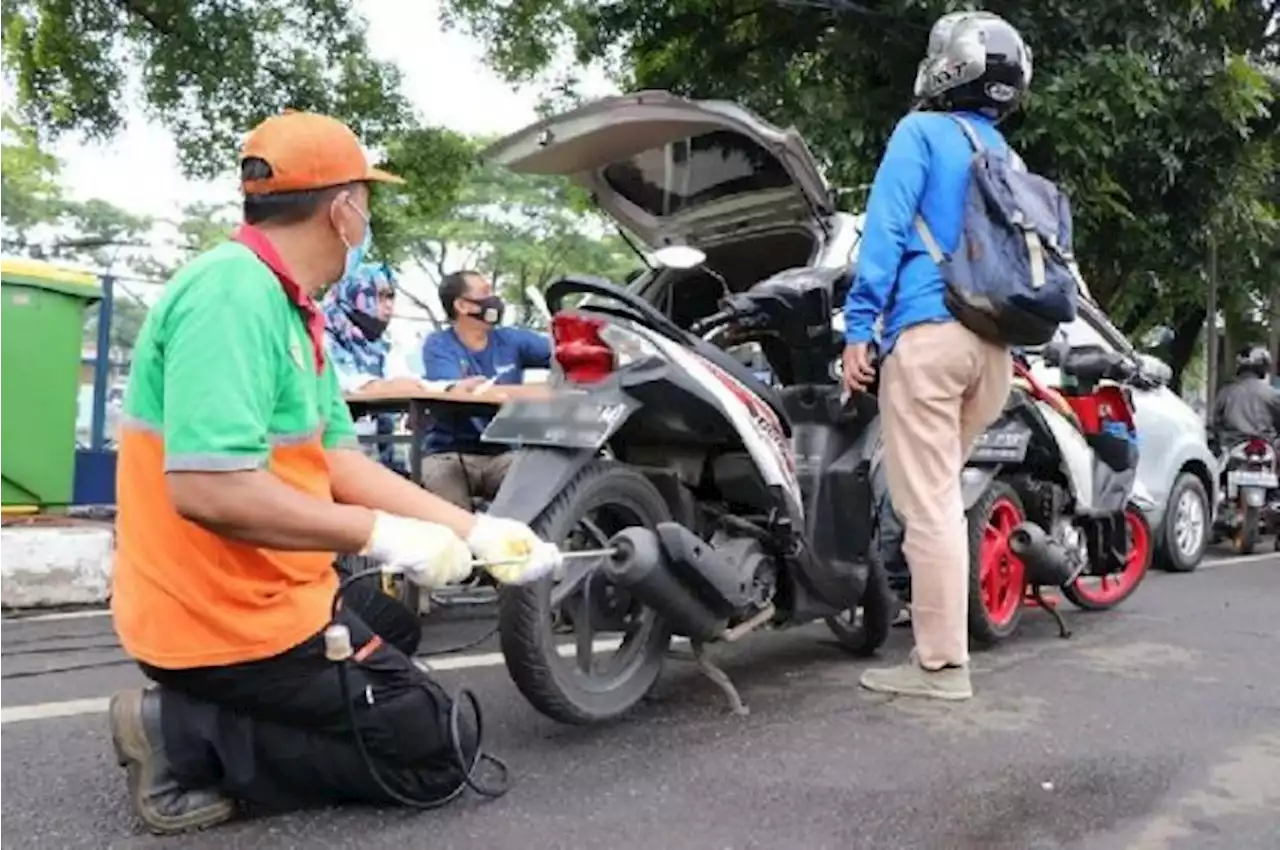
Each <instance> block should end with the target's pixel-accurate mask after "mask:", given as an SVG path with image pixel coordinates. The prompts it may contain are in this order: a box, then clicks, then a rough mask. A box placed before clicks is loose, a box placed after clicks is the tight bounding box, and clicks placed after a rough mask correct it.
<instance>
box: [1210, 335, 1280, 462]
mask: <svg viewBox="0 0 1280 850" xmlns="http://www.w3.org/2000/svg"><path fill="white" fill-rule="evenodd" d="M1270 374H1271V353H1270V352H1269V351H1267V349H1265V348H1263V347H1262V346H1260V345H1246V346H1245V347H1244V348H1242V349H1240V353H1239V354H1237V355H1236V380H1235V381H1234V382H1233V383H1231V384H1228V385H1227V386H1225V387H1223V388H1222V389H1221V390H1220V391H1219V392H1218V397H1217V399H1216V400H1215V402H1214V405H1213V417H1212V419H1211V420H1210V421H1211V422H1212V424H1213V432H1214V436H1215V437H1216V438H1217V441H1218V444H1219V445H1220V446H1221V447H1223V448H1230V447H1231V446H1232V445H1234V444H1236V443H1239V442H1242V441H1244V440H1247V439H1249V438H1250V437H1261V438H1263V439H1264V440H1266V441H1267V442H1269V443H1271V444H1272V445H1277V443H1278V442H1280V390H1277V389H1276V388H1275V387H1273V386H1272V385H1271V382H1270Z"/></svg>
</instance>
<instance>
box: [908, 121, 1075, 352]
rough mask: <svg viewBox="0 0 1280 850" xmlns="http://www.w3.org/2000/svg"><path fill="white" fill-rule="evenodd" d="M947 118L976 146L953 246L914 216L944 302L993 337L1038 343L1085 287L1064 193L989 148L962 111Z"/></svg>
mask: <svg viewBox="0 0 1280 850" xmlns="http://www.w3.org/2000/svg"><path fill="white" fill-rule="evenodd" d="M948 117H950V118H951V119H952V120H953V121H955V122H956V123H957V124H959V125H960V128H961V129H962V130H963V131H964V134H965V138H967V139H968V140H969V144H970V146H972V147H973V150H974V154H973V161H972V163H971V165H970V170H971V179H970V182H969V193H968V196H967V197H966V198H965V209H964V220H963V225H962V227H961V235H960V244H959V245H958V246H957V248H956V251H955V253H954V254H951V255H950V256H948V255H947V254H945V253H943V251H942V249H941V247H940V246H939V245H938V241H937V240H936V239H934V237H933V233H932V232H931V231H930V230H929V225H928V224H927V223H926V222H925V220H924V219H923V218H921V217H920V216H916V220H915V226H916V231H917V232H918V233H919V234H920V238H921V239H922V240H923V241H924V244H925V247H926V248H927V249H928V251H929V255H930V256H931V257H932V258H933V261H934V262H936V263H937V264H938V267H939V269H940V270H941V271H942V278H943V280H944V281H945V282H946V286H947V288H946V293H945V295H944V301H945V303H946V305H947V309H948V310H950V311H951V314H952V315H954V316H955V317H956V319H957V320H958V321H959V322H960V323H961V324H962V325H964V326H965V327H966V328H968V329H969V330H971V331H973V332H974V333H976V334H977V335H979V336H981V337H983V338H984V339H987V340H990V341H991V342H996V343H1000V344H1002V345H1010V346H1015V345H1043V344H1044V343H1047V342H1048V341H1049V340H1050V339H1052V338H1053V334H1054V332H1055V331H1056V330H1057V329H1058V326H1059V325H1061V324H1064V323H1066V322H1070V321H1072V320H1073V319H1075V317H1076V303H1077V301H1078V298H1079V292H1080V290H1081V289H1083V288H1084V285H1083V281H1081V279H1080V271H1079V269H1078V268H1077V266H1076V261H1075V257H1074V255H1073V254H1072V253H1071V206H1070V204H1069V203H1068V201H1067V196H1066V195H1065V194H1063V193H1062V191H1061V190H1059V189H1058V187H1057V186H1056V185H1054V183H1053V182H1052V181H1050V180H1047V179H1045V178H1044V177H1041V176H1040V175H1038V174H1032V173H1030V172H1029V171H1027V170H1026V167H1025V166H1023V165H1022V162H1021V160H1020V159H1018V158H1017V156H1016V154H1014V153H1012V151H1011V152H1009V153H1008V154H1003V153H993V152H991V151H988V150H987V149H986V148H985V147H984V146H983V144H982V141H981V140H980V139H979V138H978V134H977V133H976V132H975V131H974V129H973V127H971V126H970V125H969V123H968V122H967V121H965V120H964V119H963V118H961V117H960V116H958V115H950V116H948ZM1086 291H1087V290H1086Z"/></svg>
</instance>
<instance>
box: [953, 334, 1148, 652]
mask: <svg viewBox="0 0 1280 850" xmlns="http://www.w3.org/2000/svg"><path fill="white" fill-rule="evenodd" d="M1040 357H1041V358H1042V361H1043V364H1044V366H1045V367H1047V368H1056V369H1057V370H1058V371H1059V373H1060V375H1061V381H1060V384H1061V386H1060V388H1058V389H1055V388H1052V387H1049V386H1047V385H1046V384H1045V383H1044V382H1042V381H1041V380H1039V379H1038V378H1037V377H1036V376H1035V374H1033V371H1032V366H1031V362H1030V360H1029V359H1028V358H1027V357H1026V356H1025V355H1024V354H1022V353H1019V354H1017V355H1016V356H1015V359H1014V387H1013V390H1012V392H1011V393H1010V395H1009V401H1008V403H1007V404H1006V406H1005V409H1004V411H1003V412H1002V414H1001V416H1000V418H999V419H998V420H997V421H996V422H995V423H994V424H993V425H992V426H991V427H990V428H988V429H987V431H986V432H985V433H984V434H983V435H982V436H981V437H980V438H979V440H978V442H977V444H976V446H975V447H974V450H973V454H972V455H971V456H970V458H969V462H968V465H967V466H966V467H965V470H964V475H963V489H964V495H965V506H966V516H967V518H968V521H969V555H970V598H969V633H970V635H971V636H972V638H973V639H974V641H975V642H976V643H977V644H979V645H991V644H994V643H997V642H999V641H1001V640H1003V639H1004V638H1006V637H1008V636H1009V635H1011V634H1012V633H1013V632H1014V631H1015V630H1016V629H1017V626H1018V623H1019V621H1020V619H1021V617H1022V612H1023V611H1024V609H1025V608H1026V607H1027V606H1028V604H1033V605H1038V606H1039V607H1042V608H1044V609H1045V610H1047V611H1049V612H1050V613H1051V614H1052V615H1053V616H1054V618H1055V619H1056V620H1057V622H1058V626H1059V628H1060V630H1061V633H1062V636H1063V637H1067V636H1069V635H1070V631H1069V630H1068V628H1067V626H1066V622H1065V621H1064V620H1063V618H1062V616H1061V614H1059V613H1058V611H1057V608H1056V602H1057V600H1056V599H1046V597H1045V596H1044V593H1043V591H1044V589H1045V588H1056V589H1058V590H1059V592H1060V593H1061V594H1062V596H1063V597H1065V598H1066V599H1067V600H1069V601H1070V602H1071V603H1072V604H1074V605H1075V606H1076V607H1078V608H1082V609H1085V610H1090V611H1101V610H1106V609H1109V608H1114V607H1115V606H1116V605H1119V604H1120V603H1121V602H1123V601H1124V600H1125V599H1127V598H1128V597H1129V596H1130V595H1131V594H1132V593H1133V592H1134V590H1136V589H1137V587H1138V585H1139V584H1141V582H1142V580H1143V578H1144V577H1145V576H1146V574H1147V570H1148V568H1149V567H1150V565H1151V556H1152V535H1151V527H1150V525H1149V524H1148V521H1147V518H1146V513H1145V511H1144V508H1145V507H1148V506H1149V505H1150V496H1149V495H1148V494H1147V493H1146V492H1145V490H1143V489H1142V488H1141V485H1140V484H1139V483H1138V482H1137V478H1136V473H1137V467H1138V440H1137V429H1136V427H1135V423H1134V407H1133V399H1132V397H1131V393H1130V388H1139V389H1142V388H1151V387H1154V386H1155V385H1156V384H1157V383H1158V381H1157V380H1156V379H1155V378H1153V377H1152V376H1150V375H1147V374H1146V373H1145V372H1143V370H1142V368H1141V365H1140V364H1139V363H1138V362H1137V361H1136V360H1134V359H1132V358H1130V357H1129V356H1127V355H1125V354H1122V353H1119V352H1114V351H1107V350H1104V349H1101V348H1095V347H1075V348H1072V347H1069V346H1067V345H1066V344H1065V343H1062V342H1055V343H1052V344H1050V345H1048V346H1045V347H1044V349H1042V351H1041V352H1040Z"/></svg>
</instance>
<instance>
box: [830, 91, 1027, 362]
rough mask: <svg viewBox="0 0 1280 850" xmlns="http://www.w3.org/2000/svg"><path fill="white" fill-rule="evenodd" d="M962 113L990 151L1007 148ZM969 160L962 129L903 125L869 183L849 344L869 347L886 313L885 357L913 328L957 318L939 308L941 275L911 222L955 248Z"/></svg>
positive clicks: (929, 120) (911, 118)
mask: <svg viewBox="0 0 1280 850" xmlns="http://www.w3.org/2000/svg"><path fill="white" fill-rule="evenodd" d="M958 114H959V115H960V116H961V117H962V118H964V119H965V120H967V121H968V122H969V125H970V126H972V127H973V129H974V131H975V132H976V133H977V134H978V138H979V139H980V140H981V141H982V143H983V145H985V146H986V147H987V148H988V149H990V150H993V151H1007V150H1008V144H1007V143H1006V142H1005V140H1004V136H1002V135H1001V134H1000V131H999V130H997V129H996V127H995V124H994V123H993V122H992V121H991V119H990V118H987V117H986V116H983V115H978V114H976V113H971V112H963V113H958ZM972 159H973V148H972V147H971V146H970V144H969V140H968V139H967V138H966V137H965V135H964V131H963V130H962V129H961V128H960V126H959V125H957V124H956V122H955V121H953V120H952V119H951V118H949V117H947V115H945V114H943V113H937V112H912V113H911V114H909V115H907V116H906V117H904V118H903V119H902V120H901V121H899V122H898V126H897V127H896V128H895V129H894V131H893V135H892V136H891V137H890V139H889V145H888V147H887V148H886V149H885V152H884V158H883V159H882V160H881V161H880V167H879V169H878V170H877V171H876V178H875V182H874V183H872V184H871V198H870V200H869V201H868V202H867V214H866V221H865V224H864V229H863V234H862V242H861V244H860V246H859V248H858V267H857V270H856V271H855V272H854V281H853V285H852V286H851V287H850V289H849V295H848V298H847V299H846V300H845V304H844V318H845V340H846V341H848V342H851V343H853V342H869V341H870V340H871V339H872V338H873V336H874V328H875V323H876V319H877V318H879V317H880V316H881V315H882V314H883V315H884V325H883V327H882V330H881V334H880V350H881V352H882V353H883V354H888V353H889V352H890V351H891V350H892V349H893V345H894V343H895V342H897V339H898V335H899V334H901V333H902V332H903V331H904V330H906V329H907V328H909V327H911V326H912V325H919V324H924V323H926V322H949V321H952V320H953V317H952V315H951V313H950V311H948V310H947V308H946V306H945V305H944V304H943V302H942V293H943V282H942V275H941V273H940V272H939V271H938V266H937V264H936V263H934V261H933V259H932V258H931V257H930V256H929V252H928V251H927V250H926V248H925V246H924V243H923V242H922V241H921V240H920V236H919V234H917V233H916V231H915V224H914V222H915V217H916V215H917V213H918V214H919V215H921V216H922V217H923V218H924V220H925V223H927V224H928V225H929V229H930V230H931V231H932V232H933V236H934V238H935V239H936V240H937V241H938V244H939V245H940V246H941V247H942V250H943V251H946V252H948V253H950V252H952V251H954V250H955V248H956V246H957V244H958V243H959V241H960V228H961V224H962V221H963V216H964V205H965V195H966V193H967V192H968V189H969V164H970V162H971V161H972ZM895 284H896V286H895Z"/></svg>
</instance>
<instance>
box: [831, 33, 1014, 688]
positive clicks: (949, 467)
mask: <svg viewBox="0 0 1280 850" xmlns="http://www.w3.org/2000/svg"><path fill="white" fill-rule="evenodd" d="M1030 82H1031V52H1030V50H1028V48H1027V46H1026V44H1025V43H1024V42H1023V39H1022V36H1021V35H1020V34H1019V33H1018V31H1017V30H1015V29H1014V28H1013V27H1011V26H1010V25H1009V24H1008V23H1006V22H1005V21H1004V20H1002V19H1000V18H999V17H997V16H995V15H992V14H990V13H987V12H957V13H953V14H949V15H945V16H944V17H942V18H940V19H939V20H938V22H937V23H935V24H934V26H933V29H932V31H931V32H930V34H929V46H928V50H927V54H926V56H925V58H924V61H922V62H921V63H920V69H919V72H918V73H917V75H916V82H915V96H916V98H917V101H918V105H917V109H916V111H913V112H911V113H910V114H908V115H907V116H906V117H905V118H903V119H902V120H901V121H900V122H898V126H897V128H896V129H895V130H894V132H893V136H892V137H891V138H890V139H889V145H888V148H887V149H886V150H885V154H884V159H883V160H882V161H881V163H880V168H879V170H878V171H877V173H876V177H875V182H874V183H873V184H872V187H871V197H870V200H869V202H868V205H867V217H866V230H865V232H864V233H863V236H862V245H861V248H860V250H859V256H858V268H857V272H856V277H855V279H854V282H853V286H852V288H851V289H850V291H849V296H848V300H847V301H846V302H845V328H846V330H845V338H846V348H845V351H844V358H843V368H844V380H845V383H846V385H847V386H848V388H849V389H850V390H851V391H854V392H858V391H861V390H864V389H866V387H867V386H868V385H869V384H870V383H871V381H872V379H873V378H874V374H875V364H874V362H873V356H872V353H871V351H870V344H871V340H872V336H873V332H874V331H873V328H874V326H875V324H876V321H877V320H881V321H882V322H883V329H882V333H881V343H880V347H881V357H882V359H883V364H884V366H883V374H882V376H881V384H880V409H881V413H882V415H883V417H884V440H885V471H886V474H887V478H888V483H889V492H890V496H891V498H892V499H893V503H894V507H895V508H896V510H897V512H898V514H899V516H900V517H901V518H902V520H903V524H904V526H905V536H904V541H903V550H904V553H905V555H906V558H907V563H908V564H909V566H910V569H911V598H912V618H911V622H912V630H913V632H914V635H915V643H916V646H915V649H914V650H913V651H912V653H911V657H910V658H909V659H908V660H907V662H906V663H905V664H903V665H902V666H900V667H894V668H889V669H878V670H868V671H867V672H866V673H865V674H864V675H863V678H862V685H863V686H864V687H866V688H869V689H871V690H874V691H880V692H884V693H894V694H904V695H911V696H923V697H933V698H937V699H950V700H961V699H968V698H969V697H971V696H972V695H973V686H972V684H971V683H970V680H969V651H968V645H969V643H968V580H969V563H968V561H969V554H968V544H967V534H966V526H965V517H964V504H963V501H962V497H961V491H960V473H961V471H962V469H963V467H964V463H965V459H966V457H967V456H968V454H969V451H970V450H971V449H972V447H973V443H974V441H975V440H976V439H977V437H978V436H979V435H980V434H981V433H982V432H983V431H984V430H985V429H986V428H987V426H988V425H990V424H991V422H992V421H994V419H995V418H996V416H997V415H999V413H1000V410H1001V408H1002V407H1003V406H1004V403H1005V399H1006V397H1007V396H1008V393H1009V384H1010V380H1011V372H1012V363H1011V358H1010V353H1009V351H1008V349H1006V348H1004V347H1003V346H1000V345H997V344H994V343H991V342H988V341H986V340H983V339H982V338H980V337H978V336H977V335H975V334H974V333H972V332H971V331H969V330H968V329H966V328H965V327H964V326H963V325H961V324H960V323H959V322H958V321H956V320H955V318H954V317H953V316H952V315H951V313H950V311H949V310H948V309H947V307H946V306H945V305H944V303H943V290H944V284H943V280H942V276H941V274H940V272H939V269H938V266H937V265H936V264H935V263H934V261H933V260H932V259H931V258H930V255H929V252H928V250H927V248H926V246H925V244H924V242H923V241H922V239H921V236H920V233H919V228H918V226H917V221H916V219H917V216H919V217H920V218H921V219H923V220H924V222H925V223H926V224H927V225H928V229H929V230H930V231H931V232H932V234H933V236H934V237H935V238H936V239H937V241H938V243H939V244H940V246H941V248H942V250H943V251H945V252H948V253H949V252H952V251H954V250H955V249H956V247H957V246H958V244H959V241H960V234H961V225H962V218H963V214H964V208H965V194H966V192H967V190H968V187H969V179H970V178H969V165H970V161H971V159H972V157H973V153H974V152H973V149H972V148H971V146H970V143H969V141H968V138H967V137H966V135H965V132H964V127H963V126H962V125H961V124H960V123H959V122H960V121H963V122H966V123H967V124H968V125H969V126H970V127H971V128H972V129H973V130H974V131H975V132H976V133H977V135H978V137H979V139H980V140H981V141H982V143H983V145H984V146H986V147H987V149H988V150H992V151H1009V147H1008V144H1007V143H1006V142H1005V139H1004V137H1003V135H1001V133H1000V131H999V129H997V124H998V123H999V122H1000V121H1001V120H1002V119H1003V118H1005V117H1006V116H1008V115H1009V114H1010V113H1012V112H1013V111H1014V109H1016V108H1017V106H1018V103H1019V102H1020V101H1021V99H1022V97H1023V95H1024V94H1025V93H1026V91H1027V89H1028V87H1029V85H1030ZM957 119H958V120H957ZM1009 155H1010V156H1014V154H1013V153H1012V152H1009Z"/></svg>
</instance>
